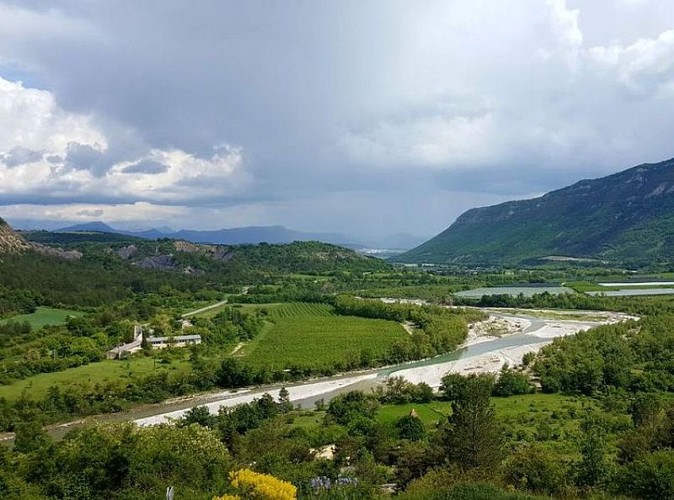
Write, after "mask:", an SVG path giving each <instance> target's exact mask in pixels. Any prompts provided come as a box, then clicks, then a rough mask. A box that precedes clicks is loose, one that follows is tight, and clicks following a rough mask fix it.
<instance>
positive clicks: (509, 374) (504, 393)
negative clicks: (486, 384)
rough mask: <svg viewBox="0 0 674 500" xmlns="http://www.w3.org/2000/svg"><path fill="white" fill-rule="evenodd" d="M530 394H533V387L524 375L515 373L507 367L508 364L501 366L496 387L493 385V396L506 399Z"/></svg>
mask: <svg viewBox="0 0 674 500" xmlns="http://www.w3.org/2000/svg"><path fill="white" fill-rule="evenodd" d="M531 392H534V386H533V385H532V383H531V382H530V381H529V376H528V375H527V374H526V373H521V372H516V371H515V370H513V369H512V368H510V367H509V366H508V363H506V364H505V365H503V368H502V369H501V373H500V374H499V377H498V380H497V381H496V385H494V390H493V394H494V396H501V397H508V396H514V395H516V394H529V393H531Z"/></svg>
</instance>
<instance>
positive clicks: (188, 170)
mask: <svg viewBox="0 0 674 500" xmlns="http://www.w3.org/2000/svg"><path fill="white" fill-rule="evenodd" d="M0 123H2V124H3V127H2V128H0V194H6V195H14V196H18V195H21V194H25V195H27V196H30V195H31V194H32V193H35V194H38V193H44V194H46V193H48V195H47V196H48V198H50V199H59V198H78V197H79V198H94V197H104V198H108V199H124V200H127V199H130V200H133V199H138V200H147V201H154V202H157V201H161V202H165V201H174V202H175V201H180V200H189V199H194V198H198V197H200V196H201V197H207V196H211V197H213V196H226V195H228V194H232V193H236V192H239V191H240V190H241V189H243V188H244V187H245V186H246V185H247V183H248V182H249V181H250V176H249V175H248V174H247V173H246V172H245V171H244V162H243V155H242V152H241V149H240V148H236V147H232V146H229V145H218V146H216V147H215V148H214V150H213V153H212V155H210V156H209V157H207V158H201V157H198V156H196V155H193V154H190V153H188V152H185V151H182V150H180V149H176V148H171V149H166V150H161V149H156V148H154V149H149V150H147V151H146V152H145V153H143V154H141V155H140V156H133V157H132V158H129V159H128V160H122V161H118V162H116V163H110V164H109V165H103V166H102V167H101V165H95V164H96V163H101V162H105V161H106V158H105V154H106V152H107V150H108V142H109V141H108V138H107V137H106V136H105V135H104V133H103V132H102V131H101V130H99V129H98V128H97V127H96V125H95V124H94V121H93V119H92V117H91V116H86V115H82V114H77V113H69V112H67V111H64V110H63V109H61V108H60V107H59V106H58V104H57V103H56V101H55V99H54V96H53V94H52V93H51V92H49V91H46V90H38V89H32V88H26V87H24V86H23V85H22V84H21V83H17V82H11V81H8V80H5V79H3V78H0ZM71 158H76V159H77V160H78V161H76V162H74V163H73V161H71ZM148 161H151V162H155V163H157V164H160V165H162V166H164V167H165V168H164V169H163V171H161V172H142V171H133V170H129V167H131V166H136V165H138V164H139V163H141V162H148ZM101 169H102V170H103V175H101V173H100V172H99V170H101ZM125 170H126V171H125ZM45 201H47V200H45Z"/></svg>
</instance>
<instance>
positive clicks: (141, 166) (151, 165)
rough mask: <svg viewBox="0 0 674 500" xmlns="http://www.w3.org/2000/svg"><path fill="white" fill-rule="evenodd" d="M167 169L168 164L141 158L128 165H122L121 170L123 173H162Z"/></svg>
mask: <svg viewBox="0 0 674 500" xmlns="http://www.w3.org/2000/svg"><path fill="white" fill-rule="evenodd" d="M168 169H169V167H168V166H166V165H164V164H163V163H159V162H157V161H152V160H143V161H139V162H138V163H133V164H131V165H129V166H128V167H124V169H123V170H122V172H124V173H125V174H150V175H154V174H163V173H165V172H167V171H168Z"/></svg>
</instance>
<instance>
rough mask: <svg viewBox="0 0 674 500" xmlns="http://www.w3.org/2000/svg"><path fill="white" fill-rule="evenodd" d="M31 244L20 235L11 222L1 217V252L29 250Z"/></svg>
mask: <svg viewBox="0 0 674 500" xmlns="http://www.w3.org/2000/svg"><path fill="white" fill-rule="evenodd" d="M29 248H30V244H29V243H28V242H27V241H26V240H25V239H24V238H23V236H21V235H19V234H18V233H17V232H16V231H14V229H12V228H11V227H10V226H9V224H7V223H6V222H5V221H4V220H3V219H0V254H2V253H18V252H23V251H25V250H28V249H29Z"/></svg>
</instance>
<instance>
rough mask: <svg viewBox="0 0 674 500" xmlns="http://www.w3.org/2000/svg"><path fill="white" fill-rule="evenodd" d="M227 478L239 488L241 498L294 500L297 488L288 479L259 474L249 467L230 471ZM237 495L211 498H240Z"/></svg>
mask: <svg viewBox="0 0 674 500" xmlns="http://www.w3.org/2000/svg"><path fill="white" fill-rule="evenodd" d="M229 478H230V480H231V481H232V486H233V487H234V488H236V489H237V490H241V494H242V495H243V498H246V499H256V500H258V499H259V500H295V499H296V498H297V488H296V487H295V486H293V485H292V484H291V483H289V482H288V481H282V480H280V479H277V478H275V477H274V476H270V475H269V474H260V473H259V472H254V471H252V470H250V469H241V470H238V471H236V472H230V473H229ZM241 498H242V497H239V496H237V495H224V496H221V497H213V500H241Z"/></svg>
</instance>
